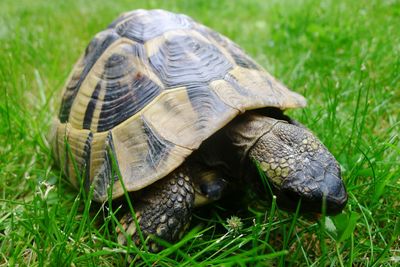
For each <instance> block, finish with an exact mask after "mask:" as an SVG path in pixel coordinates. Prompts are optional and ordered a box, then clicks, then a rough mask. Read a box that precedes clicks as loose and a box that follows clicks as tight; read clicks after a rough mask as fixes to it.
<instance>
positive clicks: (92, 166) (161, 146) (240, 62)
mask: <svg viewBox="0 0 400 267" xmlns="http://www.w3.org/2000/svg"><path fill="white" fill-rule="evenodd" d="M305 104H306V101H305V99H304V98H303V97H302V96H301V95H299V94H297V93H294V92H292V91H290V90H289V89H287V88H286V87H285V86H283V85H282V84H281V83H280V82H278V81H277V80H275V79H274V78H273V77H272V76H271V75H270V74H269V73H268V72H266V71H265V70H264V69H263V68H262V67H261V66H260V65H258V64H257V63H256V62H255V61H254V60H252V59H251V58H250V57H249V56H247V55H246V54H245V53H244V52H243V51H242V50H241V49H240V48H239V47H238V46H237V45H236V44H235V43H233V42H232V41H231V40H229V39H228V38H226V37H224V36H222V35H220V34H219V33H217V32H215V31H213V30H211V29H209V28H207V27H206V26H204V25H201V24H199V23H197V22H195V21H194V20H193V19H191V18H190V17H188V16H186V15H181V14H174V13H171V12H167V11H163V10H149V11H148V10H136V11H132V12H128V13H124V14H122V15H121V16H120V17H118V18H117V19H116V20H115V21H114V22H112V23H111V24H110V25H109V27H108V28H107V29H106V30H104V31H102V32H100V33H98V34H97V35H96V36H95V37H94V38H93V40H92V41H91V42H90V44H89V45H88V47H87V48H86V51H85V53H84V55H83V56H82V57H81V58H80V59H79V61H78V62H77V64H76V65H75V67H74V69H73V71H72V73H71V75H70V78H69V80H68V82H67V84H66V86H65V88H64V91H63V97H62V103H61V108H60V112H59V115H58V118H57V119H55V121H54V124H53V131H52V136H51V142H52V145H53V150H54V154H55V157H56V160H57V161H58V162H59V164H60V165H61V167H62V169H63V171H64V172H65V174H66V176H67V177H69V179H70V181H71V182H72V183H73V184H74V185H75V186H77V187H79V186H81V185H83V186H85V187H86V189H88V188H89V186H90V185H93V186H94V199H95V200H97V201H104V200H106V199H107V198H108V188H109V187H110V186H112V197H113V198H116V197H119V196H121V195H122V194H123V192H124V190H123V187H122V185H121V181H120V180H119V179H118V177H121V178H122V181H123V183H124V186H125V187H126V190H127V191H136V190H140V189H142V188H144V187H146V186H147V185H149V184H152V183H154V182H155V181H157V180H159V179H161V178H163V177H164V176H166V175H167V174H168V173H170V172H171V171H173V170H174V169H175V168H177V167H178V166H179V165H180V164H182V162H183V161H184V160H185V158H186V157H188V156H189V155H190V154H191V153H192V152H193V151H194V150H196V149H197V148H198V147H199V146H200V144H201V143H202V142H203V141H204V140H205V139H207V138H208V137H210V136H211V135H212V134H214V133H215V132H216V131H217V130H219V129H220V128H222V127H224V125H226V124H227V123H229V122H230V121H231V120H232V119H233V118H234V117H235V116H237V115H238V114H240V113H243V112H245V111H246V110H250V109H257V108H263V107H277V108H280V109H287V108H296V107H303V106H305ZM119 175H120V176H119Z"/></svg>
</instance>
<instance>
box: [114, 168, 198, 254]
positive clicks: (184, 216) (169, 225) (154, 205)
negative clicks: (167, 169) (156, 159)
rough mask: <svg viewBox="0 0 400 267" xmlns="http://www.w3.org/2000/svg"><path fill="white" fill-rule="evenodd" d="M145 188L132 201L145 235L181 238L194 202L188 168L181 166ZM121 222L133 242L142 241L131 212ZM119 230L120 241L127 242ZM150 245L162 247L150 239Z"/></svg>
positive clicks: (164, 238) (153, 247) (170, 238)
mask: <svg viewBox="0 0 400 267" xmlns="http://www.w3.org/2000/svg"><path fill="white" fill-rule="evenodd" d="M143 190H144V191H143V193H142V195H141V196H140V199H139V200H136V201H135V200H133V201H132V203H133V207H134V210H135V213H136V218H137V220H138V222H139V226H140V229H141V231H142V234H143V236H144V238H146V237H147V236H149V235H154V236H156V237H158V238H161V239H163V240H165V241H168V242H174V241H176V240H178V239H179V237H180V236H181V235H182V234H183V233H184V232H185V229H186V227H187V226H188V225H189V222H190V219H191V210H192V208H193V205H194V189H193V184H192V179H191V178H190V175H189V171H188V169H187V168H186V167H184V166H183V167H179V168H178V169H176V170H175V171H173V172H172V173H171V174H169V175H168V176H166V177H165V178H163V179H162V180H160V181H158V182H156V183H154V184H152V185H150V186H148V187H146V188H145V189H143ZM120 223H121V225H122V226H123V228H124V230H125V232H126V233H127V234H128V236H131V238H132V240H133V242H134V243H135V244H136V245H139V244H140V236H139V233H138V231H137V229H136V225H135V220H134V219H133V217H132V214H131V213H130V212H128V213H127V214H125V215H124V216H123V218H122V219H121V221H120ZM117 233H118V242H119V243H120V244H124V245H125V244H126V243H127V240H126V237H125V235H124V234H123V233H122V232H121V231H120V230H119V229H118V227H117ZM148 245H149V247H150V250H151V251H158V250H160V249H161V247H160V246H159V245H158V244H156V243H155V242H153V241H151V240H150V241H149V243H148Z"/></svg>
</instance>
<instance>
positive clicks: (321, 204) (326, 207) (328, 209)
mask: <svg viewBox="0 0 400 267" xmlns="http://www.w3.org/2000/svg"><path fill="white" fill-rule="evenodd" d="M273 193H274V194H275V195H276V197H277V204H278V206H279V208H282V209H284V210H288V211H292V212H293V211H296V209H297V206H298V205H300V208H299V211H300V212H301V213H318V214H322V213H325V214H326V215H336V214H338V213H340V212H341V211H342V210H343V209H344V207H345V206H346V204H347V193H346V192H345V191H344V192H343V193H341V194H342V196H340V197H331V196H322V197H321V196H319V195H318V196H305V195H302V194H299V193H298V192H295V191H293V190H290V189H283V190H282V189H276V188H275V189H273Z"/></svg>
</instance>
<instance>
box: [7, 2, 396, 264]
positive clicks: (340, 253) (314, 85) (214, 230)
mask: <svg viewBox="0 0 400 267" xmlns="http://www.w3.org/2000/svg"><path fill="white" fill-rule="evenodd" d="M137 8H163V9H168V10H170V11H175V12H180V13H185V14H187V15H190V16H192V17H193V18H194V19H196V20H197V21H199V22H201V23H203V24H205V25H207V26H209V27H211V28H213V29H215V30H216V31H219V32H220V33H222V34H224V35H226V36H228V37H229V38H231V39H232V40H234V41H235V42H236V43H238V44H239V45H240V46H241V47H243V48H244V50H245V51H247V53H248V54H249V55H251V56H252V57H253V58H255V59H256V60H257V61H258V62H259V63H260V64H261V65H263V66H264V67H265V68H266V69H267V70H268V71H269V72H271V73H272V74H273V75H274V76H275V77H277V78H278V79H280V80H281V81H283V82H284V83H285V84H286V85H287V86H288V87H289V88H292V89H293V90H294V91H297V92H299V93H302V94H303V95H304V96H306V97H307V99H308V107H307V108H305V109H303V110H295V111H290V114H291V115H292V116H293V117H295V118H296V119H298V120H300V121H302V122H303V123H304V124H305V125H307V127H309V128H310V129H312V130H313V131H314V132H315V133H316V134H317V136H319V137H320V139H321V140H322V141H323V142H324V144H325V145H326V146H327V147H328V148H329V149H330V150H331V152H332V153H333V154H334V155H335V156H336V157H337V159H338V160H339V162H340V164H341V166H342V170H343V176H344V179H345V182H346V185H347V188H348V192H349V203H348V206H347V207H346V209H345V211H344V212H343V214H341V215H338V216H335V217H325V218H321V219H320V220H316V221H315V220H310V219H309V218H304V217H302V216H297V215H296V214H287V213H285V212H282V211H279V210H275V209H274V208H273V205H272V208H271V204H270V203H256V204H254V203H250V204H249V203H246V204H244V205H242V206H239V207H238V210H231V209H227V208H226V207H224V205H223V204H221V205H213V206H211V207H208V208H207V211H204V210H200V211H199V212H198V213H197V214H196V219H195V220H194V222H193V223H192V226H191V231H190V232H189V234H187V235H186V236H185V237H184V239H183V241H182V242H179V243H178V244H176V245H174V246H172V247H170V248H168V249H166V250H165V251H163V252H161V253H159V254H151V253H147V252H143V253H141V254H140V257H141V258H142V260H141V261H140V262H136V264H138V265H160V266H177V265H189V266H190V265H207V264H209V265H225V266H231V265H239V266H247V265H254V266H258V265H269V264H272V263H275V264H277V265H279V266H283V265H288V266H299V265H303V266H315V265H322V266H326V265H329V266H394V265H397V264H400V240H399V234H400V222H399V217H400V216H399V215H400V182H399V178H400V145H399V132H400V131H399V130H400V126H399V124H400V112H399V110H400V88H399V87H400V1H395V0H393V1H389V0H387V1H385V0H382V1H378V0H372V1H366V0H361V1H345V0H340V1H333V0H324V1H315V0H301V1H294V0H282V1H278V0H271V1H248V0H246V1H245V0H237V1H154V0H152V1H145V0H143V1H126V0H123V1H106V0H99V1H84V0H77V1H72V0H67V1H50V0H47V1H46V0H35V1H30V0H29V1H28V0H2V1H1V2H0V96H1V97H0V194H1V195H0V265H1V266H8V265H10V266H13V265H16V264H19V265H21V266H25V265H32V266H54V265H58V266H64V265H72V266H115V265H121V266H124V265H125V264H126V263H127V258H128V256H127V255H126V253H124V252H125V251H126V248H124V247H120V246H119V245H118V244H116V243H115V242H114V241H113V237H114V235H113V233H112V231H111V230H110V229H109V228H110V227H108V226H109V224H111V221H112V220H113V219H112V218H109V217H108V216H103V213H102V210H101V209H97V210H96V209H93V208H92V209H90V210H89V205H90V202H89V201H85V200H84V199H82V198H81V197H79V196H78V197H76V196H77V194H76V192H75V191H73V190H72V189H71V188H70V186H69V185H68V184H67V183H66V182H65V181H64V180H63V178H62V176H61V174H60V172H59V170H58V169H57V167H55V166H53V161H52V159H51V156H50V151H49V147H48V144H47V141H46V138H45V137H46V134H47V132H48V128H49V125H50V122H51V118H52V117H53V116H54V114H56V113H57V108H58V105H59V99H60V98H59V95H60V89H61V87H62V86H63V84H64V82H65V80H66V78H67V76H68V74H69V72H70V70H71V69H72V66H73V64H74V63H75V61H76V60H77V59H78V57H79V55H80V54H81V53H82V52H83V51H84V49H85V47H86V45H87V44H88V42H89V41H90V39H91V37H92V36H93V35H94V34H95V33H96V32H98V31H101V30H102V29H104V28H105V27H106V26H107V25H108V24H109V23H110V22H111V21H112V20H113V19H114V18H116V17H117V16H118V15H119V14H120V13H122V12H124V11H128V10H133V9H137ZM93 210H94V211H93ZM243 210H247V212H243ZM89 213H90V214H91V216H89ZM243 214H245V215H243ZM232 215H238V216H239V217H241V220H242V221H243V223H244V225H243V228H242V229H241V230H240V231H239V232H238V233H236V234H232V232H231V231H229V230H227V229H229V226H227V222H226V219H227V218H229V217H230V216H232ZM226 227H227V229H226Z"/></svg>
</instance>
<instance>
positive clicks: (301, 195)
mask: <svg viewBox="0 0 400 267" xmlns="http://www.w3.org/2000/svg"><path fill="white" fill-rule="evenodd" d="M271 120H274V119H271ZM272 125H273V126H272V127H271V128H270V130H269V131H268V132H267V133H265V134H264V135H263V136H262V137H261V138H260V139H258V141H257V142H256V143H255V145H254V146H253V147H252V148H251V149H250V151H249V156H250V157H251V158H252V159H254V160H256V161H257V162H259V166H260V168H261V169H262V171H263V172H264V173H265V175H266V177H267V178H268V180H269V182H270V184H271V183H272V185H273V191H274V194H275V195H276V196H277V201H278V205H279V206H280V207H283V208H288V209H295V208H296V206H297V203H298V202H299V200H301V211H302V212H317V213H319V212H321V211H322V207H323V205H324V203H325V207H326V210H325V211H326V214H336V213H339V212H340V211H341V210H342V209H343V208H344V207H345V205H346V202H347V193H346V190H345V187H344V184H343V181H342V179H341V174H340V167H339V164H338V162H337V161H336V159H335V158H334V157H333V156H332V154H331V153H330V152H329V151H328V150H327V149H326V148H325V146H324V145H323V144H322V143H321V142H320V141H319V140H318V139H317V138H316V137H315V136H314V135H313V134H312V133H311V132H310V131H308V130H307V129H306V128H305V127H303V126H301V125H300V124H298V123H294V124H292V123H288V122H286V121H278V120H274V123H273V124H272Z"/></svg>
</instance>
